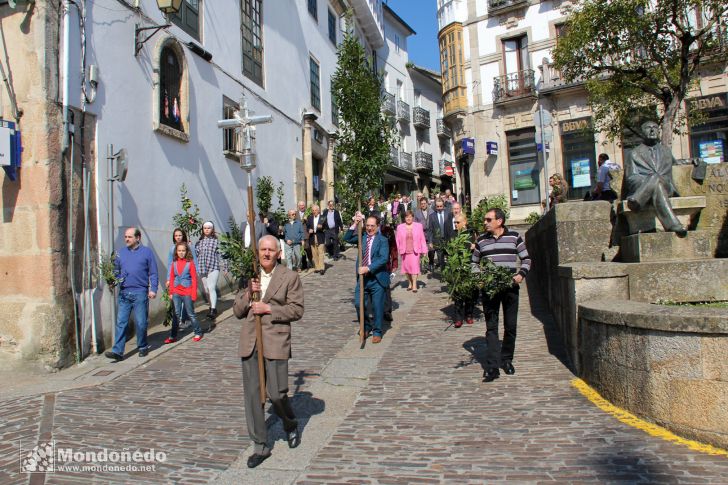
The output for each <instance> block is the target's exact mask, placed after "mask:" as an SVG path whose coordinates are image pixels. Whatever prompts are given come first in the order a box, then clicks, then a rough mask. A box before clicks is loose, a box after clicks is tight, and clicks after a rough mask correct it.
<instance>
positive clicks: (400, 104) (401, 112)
mask: <svg viewBox="0 0 728 485" xmlns="http://www.w3.org/2000/svg"><path fill="white" fill-rule="evenodd" d="M397 119H398V120H399V121H406V122H407V123H409V121H410V120H411V119H412V118H411V116H410V105H408V104H407V103H405V102H404V101H402V100H401V99H400V100H399V101H397Z"/></svg>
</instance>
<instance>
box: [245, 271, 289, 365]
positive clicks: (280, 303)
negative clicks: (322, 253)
mask: <svg viewBox="0 0 728 485" xmlns="http://www.w3.org/2000/svg"><path fill="white" fill-rule="evenodd" d="M262 301H263V302H264V303H267V304H269V305H270V307H271V314H270V315H263V316H262V324H263V355H264V356H265V358H266V359H289V358H290V357H291V322H295V321H296V320H300V319H301V317H303V285H302V284H301V278H300V277H299V276H298V273H296V272H295V271H291V270H290V269H288V268H286V267H285V266H282V265H280V264H279V265H277V266H276V268H275V270H274V271H273V276H272V277H271V280H270V283H269V284H268V289H267V290H266V292H265V295H263V298H262ZM249 310H250V299H249V295H248V291H247V290H244V291H241V292H240V293H239V294H238V296H237V297H236V298H235V304H234V305H233V312H234V313H235V316H236V317H238V318H240V319H243V322H242V328H241V329H240V347H239V349H240V350H239V353H240V357H249V356H250V355H251V354H252V353H253V350H254V349H255V342H256V341H255V315H254V314H253V312H251V311H249Z"/></svg>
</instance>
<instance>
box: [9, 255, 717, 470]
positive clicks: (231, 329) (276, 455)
mask: <svg viewBox="0 0 728 485" xmlns="http://www.w3.org/2000/svg"><path fill="white" fill-rule="evenodd" d="M353 280H354V275H353V263H352V262H351V260H349V261H342V262H339V263H336V264H335V266H334V267H333V268H330V269H329V270H328V271H327V273H326V275H325V276H323V277H321V276H318V275H309V276H307V277H305V278H304V286H305V293H306V313H305V316H304V319H303V320H302V321H301V322H299V323H297V324H295V326H294V334H293V339H294V342H293V359H292V360H291V364H290V383H291V388H290V389H291V394H294V393H295V396H294V398H293V403H294V408H295V409H296V412H297V414H298V415H299V418H300V425H301V428H302V430H303V443H302V444H301V446H300V447H299V448H297V449H295V450H289V449H288V448H287V446H286V445H285V442H284V441H281V440H282V439H283V433H282V430H281V426H280V423H279V421H278V420H277V418H274V417H270V418H269V423H270V424H271V425H272V432H271V438H272V439H275V440H276V441H275V448H274V451H273V457H271V458H270V459H269V460H267V461H266V462H264V463H263V464H262V465H261V466H260V467H259V468H257V469H255V470H248V469H247V468H246V467H245V459H246V458H247V455H248V453H249V450H248V447H249V439H248V437H247V431H246V427H245V419H244V411H243V406H242V389H241V377H240V363H239V359H237V358H236V349H237V335H238V323H237V320H236V319H234V318H230V319H227V320H225V321H223V322H221V324H220V325H218V326H217V328H216V329H215V330H214V331H213V332H212V333H210V334H208V335H206V336H205V338H204V339H203V340H202V341H201V342H199V343H196V342H192V341H191V340H187V341H185V342H183V343H181V344H179V345H177V346H176V347H174V348H173V349H171V350H169V351H166V352H161V351H159V350H156V349H155V350H153V351H152V353H151V354H150V357H149V358H148V359H147V360H145V361H143V362H140V365H138V366H137V367H135V368H130V369H128V370H125V371H124V373H123V375H120V376H118V377H115V378H113V379H111V380H109V381H107V382H104V383H101V384H98V385H93V386H90V387H83V388H76V389H68V390H58V391H53V392H47V393H45V394H41V395H29V396H25V397H16V398H13V399H4V398H3V400H2V401H0V423H2V425H1V426H0V483H3V484H6V483H49V484H50V483H87V482H95V483H170V482H175V483H176V482H182V483H258V484H260V483H326V482H330V483H334V482H336V483H342V482H348V483H412V482H431V483H440V482H447V483H492V482H499V481H503V482H509V483H519V482H521V483H522V482H546V481H558V482H596V483H601V482H622V483H657V482H665V483H728V460H727V459H726V458H724V457H716V456H709V455H703V454H698V453H696V452H692V451H690V450H688V449H687V448H684V447H682V446H679V445H676V444H673V443H669V442H666V441H662V440H660V439H658V438H653V437H650V436H648V435H646V434H645V433H643V432H641V431H638V430H636V429H632V428H629V427H627V426H626V425H624V424H622V423H620V422H619V421H617V420H616V419H614V418H612V417H611V416H609V415H606V414H604V413H602V412H601V411H600V410H599V409H597V408H596V407H595V406H593V405H592V404H591V403H590V402H588V401H587V400H586V399H585V398H583V397H582V396H581V394H579V393H578V391H576V390H575V389H574V388H572V387H571V385H570V380H571V379H572V378H573V375H572V374H571V373H570V372H569V370H568V369H567V368H566V367H565V366H564V365H563V364H562V363H561V362H560V360H559V358H558V357H559V356H560V352H559V346H558V345H557V344H556V343H555V341H556V339H555V338H553V335H552V331H553V326H552V323H551V321H550V320H549V319H548V318H547V317H546V316H545V315H546V312H545V309H544V306H543V302H542V300H541V299H540V297H539V296H538V294H537V292H536V291H535V289H533V288H532V289H531V293H532V294H531V298H530V302H531V305H529V295H528V294H527V291H526V289H524V290H523V291H522V294H521V308H520V319H519V336H518V341H517V346H516V359H515V362H514V364H515V365H516V375H515V376H506V375H502V376H501V378H500V379H498V380H496V381H495V382H493V383H489V384H484V383H482V382H481V377H482V372H483V369H482V367H481V365H480V363H479V362H480V359H482V357H483V349H484V347H483V345H484V339H483V337H482V335H483V332H484V323H483V322H482V321H478V322H476V324H475V325H473V326H464V327H463V328H461V329H454V328H453V327H449V328H447V320H446V315H445V314H444V313H443V311H442V309H443V308H445V307H446V306H447V300H446V295H445V294H443V293H441V292H440V288H439V284H438V283H437V281H436V280H434V279H433V280H427V279H423V282H424V283H425V284H426V285H427V286H426V288H423V289H421V290H420V291H419V292H418V293H417V294H416V295H414V294H412V293H409V292H405V291H404V290H403V289H402V288H397V289H395V290H394V297H395V301H397V302H398V304H399V308H398V309H397V310H396V312H395V319H396V321H395V323H394V325H393V326H392V329H391V330H390V331H389V332H387V334H386V335H385V338H384V341H383V343H382V344H380V345H372V344H371V343H369V344H368V345H367V346H366V348H365V349H364V350H359V346H358V340H357V337H356V336H355V335H354V334H355V331H356V325H357V324H356V322H355V321H353V320H354V317H355V314H354V312H353V308H352V306H351V295H352V283H353ZM132 359H138V357H136V356H134V357H131V358H130V359H127V361H124V362H123V363H122V364H127V362H131V361H132ZM139 360H141V359H139ZM114 365H119V364H114ZM128 365H130V364H128ZM51 438H52V439H54V440H56V443H57V446H58V447H73V448H74V449H75V450H81V451H85V450H97V449H100V448H109V449H110V450H117V451H122V450H123V449H124V448H130V449H132V450H136V449H137V448H139V449H141V450H146V449H148V448H154V449H155V450H157V451H160V450H161V451H164V452H166V454H167V459H166V461H164V462H162V463H157V464H156V469H155V470H154V471H148V472H127V473H124V472H94V473H88V472H87V473H69V472H56V473H52V474H51V473H49V474H30V475H29V474H25V473H23V474H21V473H20V472H19V454H18V442H19V441H20V440H22V443H23V447H24V449H27V448H31V447H32V446H35V444H37V443H38V442H39V441H43V440H47V439H51Z"/></svg>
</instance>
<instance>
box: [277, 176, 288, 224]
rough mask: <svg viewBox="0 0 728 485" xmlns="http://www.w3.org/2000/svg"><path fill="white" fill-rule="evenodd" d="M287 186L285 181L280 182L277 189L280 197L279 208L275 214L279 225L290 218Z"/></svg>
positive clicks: (278, 197)
mask: <svg viewBox="0 0 728 485" xmlns="http://www.w3.org/2000/svg"><path fill="white" fill-rule="evenodd" d="M285 194H286V193H285V186H284V185H283V182H278V188H277V189H276V199H278V208H277V209H276V211H275V213H274V215H275V218H276V221H277V222H278V225H279V226H283V225H284V224H285V223H286V221H287V220H288V211H287V210H286V202H285V199H286V195H285Z"/></svg>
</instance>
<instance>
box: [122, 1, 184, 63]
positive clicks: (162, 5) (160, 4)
mask: <svg viewBox="0 0 728 485" xmlns="http://www.w3.org/2000/svg"><path fill="white" fill-rule="evenodd" d="M181 7H182V0H157V8H159V10H161V12H162V13H163V14H164V16H165V17H167V16H168V15H169V14H172V13H177V12H179V9H180V8H181ZM170 25H171V24H169V23H167V24H164V25H152V26H151V27H139V24H136V26H135V28H134V57H136V56H138V55H139V51H141V50H142V47H143V46H144V43H145V42H146V41H148V40H149V39H151V38H152V37H153V36H154V34H156V33H157V32H159V31H160V30H162V29H166V28H167V27H169V26H170ZM145 30H151V31H152V33H151V34H149V35H148V36H147V37H146V38H144V39H143V40H139V37H140V36H139V34H140V33H141V32H143V31H145Z"/></svg>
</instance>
